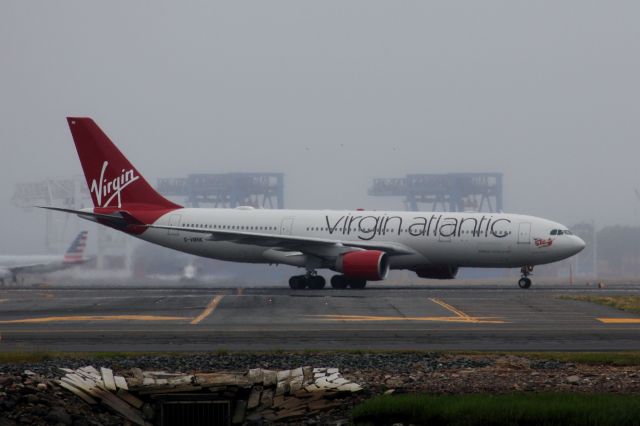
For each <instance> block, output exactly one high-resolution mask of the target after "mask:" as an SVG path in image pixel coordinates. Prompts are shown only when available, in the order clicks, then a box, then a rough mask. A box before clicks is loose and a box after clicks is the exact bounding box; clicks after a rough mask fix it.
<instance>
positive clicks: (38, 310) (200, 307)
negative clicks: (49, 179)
mask: <svg viewBox="0 0 640 426" xmlns="http://www.w3.org/2000/svg"><path fill="white" fill-rule="evenodd" d="M638 290H639V288H638V287H637V286H618V287H616V288H612V289H606V290H598V289H587V288H578V289H576V288H570V287H566V286H564V287H549V286H547V287H538V288H531V289H529V290H520V289H518V288H514V287H512V286H509V287H507V286H497V285H474V286H466V287H465V286H444V285H443V286H441V287H437V288H434V287H433V286H425V287H418V286H410V287H394V286H377V287H372V288H367V289H366V290H332V289H325V290H304V291H300V290H298V291H294V290H290V289H288V288H282V287H280V288H275V287H274V288H215V289H188V288H173V289H166V288H164V289H148V288H147V289H142V288H130V289H105V288H100V289H90V288H76V289H72V288H65V289H62V288H59V289H47V288H44V289H42V288H40V289H8V290H7V289H4V290H3V289H0V351H3V350H4V351H7V350H56V351H215V350H278V349H282V350H307V349H319V350H334V349H394V350H411V349H429V350H447V349H451V350H515V351H546V350H560V351H568V350H570V351H575V350H586V351H610V350H640V316H638V315H633V314H629V313H625V312H621V311H618V310H615V309H611V308H607V307H602V306H597V305H593V304H590V303H587V302H577V301H571V300H562V299H560V298H559V296H560V295H562V294H581V293H595V294H599V295H604V294H637V293H638Z"/></svg>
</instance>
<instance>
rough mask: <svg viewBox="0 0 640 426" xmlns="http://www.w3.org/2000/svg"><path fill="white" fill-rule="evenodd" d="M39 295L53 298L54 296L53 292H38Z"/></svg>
mask: <svg viewBox="0 0 640 426" xmlns="http://www.w3.org/2000/svg"><path fill="white" fill-rule="evenodd" d="M38 296H42V297H44V298H45V299H53V298H54V296H53V294H51V293H38Z"/></svg>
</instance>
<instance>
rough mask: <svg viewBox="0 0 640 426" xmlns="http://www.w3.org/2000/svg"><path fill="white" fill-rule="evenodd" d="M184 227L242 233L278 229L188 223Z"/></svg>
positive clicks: (271, 227)
mask: <svg viewBox="0 0 640 426" xmlns="http://www.w3.org/2000/svg"><path fill="white" fill-rule="evenodd" d="M184 226H185V227H186V228H198V229H202V228H204V229H231V230H242V231H275V230H277V229H278V228H276V227H275V226H242V225H212V224H202V225H198V224H195V223H187V224H185V225H184Z"/></svg>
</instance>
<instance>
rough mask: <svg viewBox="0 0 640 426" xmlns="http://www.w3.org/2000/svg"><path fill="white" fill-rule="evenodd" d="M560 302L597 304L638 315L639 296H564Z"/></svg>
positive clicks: (639, 307) (639, 306)
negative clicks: (572, 301)
mask: <svg viewBox="0 0 640 426" xmlns="http://www.w3.org/2000/svg"><path fill="white" fill-rule="evenodd" d="M560 299H562V300H577V301H580V302H591V303H597V304H598V305H604V306H609V307H611V308H615V309H620V310H622V311H627V312H633V313H635V314H640V296H589V295H564V296H560Z"/></svg>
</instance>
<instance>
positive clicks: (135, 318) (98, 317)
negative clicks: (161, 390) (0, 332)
mask: <svg viewBox="0 0 640 426" xmlns="http://www.w3.org/2000/svg"><path fill="white" fill-rule="evenodd" d="M188 319H189V318H188V317H163V316H153V315H78V316H69V317H42V318H24V319H15V320H4V321H0V324H38V323H45V322H62V321H179V320H188Z"/></svg>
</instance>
